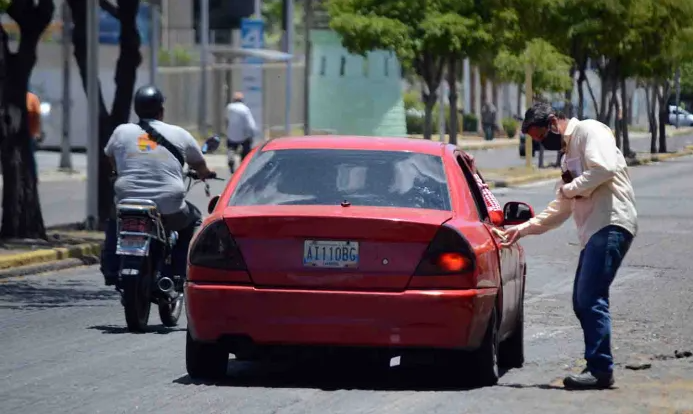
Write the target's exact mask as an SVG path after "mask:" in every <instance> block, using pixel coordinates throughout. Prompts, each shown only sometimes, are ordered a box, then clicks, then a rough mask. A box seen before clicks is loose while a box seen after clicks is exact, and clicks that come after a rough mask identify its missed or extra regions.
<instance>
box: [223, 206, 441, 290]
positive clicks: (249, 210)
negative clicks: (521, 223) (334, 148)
mask: <svg viewBox="0 0 693 414" xmlns="http://www.w3.org/2000/svg"><path fill="white" fill-rule="evenodd" d="M451 214H452V213H451V212H449V211H434V210H421V209H399V208H365V207H341V206H252V207H237V206H234V207H229V208H227V209H226V211H225V214H224V217H225V220H226V223H227V225H228V227H229V230H230V231H231V234H232V235H233V237H234V238H235V240H236V242H237V243H238V245H239V248H240V250H241V253H242V254H243V258H244V260H245V262H246V264H247V266H248V271H249V273H250V275H251V278H252V280H253V283H254V284H255V285H256V286H258V287H273V288H298V289H337V290H403V289H405V288H406V286H407V284H408V283H409V279H410V277H411V275H412V274H413V273H414V270H415V269H416V266H417V265H418V263H419V260H420V259H421V257H422V255H423V253H424V250H425V249H426V247H427V246H428V244H429V242H430V241H431V240H432V239H433V236H434V235H435V233H436V231H437V230H438V228H439V227H440V225H441V224H443V223H444V222H445V221H447V220H449V219H450V218H451Z"/></svg>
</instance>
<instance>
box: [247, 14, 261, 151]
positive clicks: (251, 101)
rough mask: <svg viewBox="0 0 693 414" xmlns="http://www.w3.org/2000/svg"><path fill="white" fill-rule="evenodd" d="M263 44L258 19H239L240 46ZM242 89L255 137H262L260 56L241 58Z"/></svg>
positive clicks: (259, 47)
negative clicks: (256, 135) (255, 133)
mask: <svg viewBox="0 0 693 414" xmlns="http://www.w3.org/2000/svg"><path fill="white" fill-rule="evenodd" d="M264 46H265V26H264V22H263V21H262V20H259V19H251V18H246V19H242V20H241V48H243V49H262V48H263V47H264ZM243 63H244V64H243V70H242V71H241V73H242V81H241V85H242V91H243V95H245V104H246V105H247V106H248V108H249V109H250V113H252V114H253V118H255V123H256V125H257V132H258V134H259V135H260V136H259V137H256V142H257V139H258V138H259V139H261V138H264V136H263V135H264V126H263V112H262V107H263V105H262V104H263V99H262V95H263V83H264V76H263V70H262V64H263V59H262V58H260V57H253V56H248V57H246V58H244V59H243Z"/></svg>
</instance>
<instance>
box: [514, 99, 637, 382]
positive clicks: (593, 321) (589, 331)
mask: <svg viewBox="0 0 693 414" xmlns="http://www.w3.org/2000/svg"><path fill="white" fill-rule="evenodd" d="M522 132H523V133H525V134H528V135H530V136H531V137H532V138H533V139H534V140H536V141H539V142H541V143H542V144H543V145H544V148H546V149H547V150H549V151H558V150H561V148H564V151H565V153H564V156H563V161H562V162H561V164H562V170H563V176H562V182H561V183H559V185H558V188H557V191H556V199H555V200H554V201H552V202H551V203H550V204H549V205H548V207H547V208H546V209H545V210H544V211H542V212H541V213H540V214H538V215H537V216H536V217H534V218H532V219H531V220H529V221H527V222H525V223H522V224H520V225H517V226H514V227H510V228H508V229H506V231H505V234H504V237H505V239H506V241H505V242H504V243H503V245H504V246H509V245H512V244H513V243H515V242H516V241H517V240H519V239H520V238H521V237H523V236H526V235H530V234H542V233H544V232H546V231H548V230H551V229H555V228H557V227H559V226H560V225H561V224H563V223H564V222H565V221H566V220H567V219H568V218H569V217H570V216H571V214H572V215H573V216H574V219H575V224H576V226H577V230H578V235H579V239H580V244H581V246H582V251H581V252H580V260H579V263H578V267H577V271H576V273H575V282H574V285H573V310H574V311H575V315H576V316H577V318H578V320H579V321H580V325H581V326H582V330H583V333H584V340H585V360H586V361H587V368H586V369H585V370H584V371H583V372H582V373H581V374H578V375H569V376H567V377H566V378H565V379H564V380H563V384H564V386H565V387H566V388H570V389H601V388H610V387H611V386H613V384H614V375H613V367H614V362H613V356H612V352H611V316H610V314H609V287H610V286H611V283H612V282H613V280H614V277H615V276H616V273H617V272H618V269H619V267H620V266H621V263H622V261H623V259H624V257H625V256H626V253H627V252H628V250H629V249H630V246H631V243H632V241H633V238H634V237H635V235H636V233H637V231H638V222H637V211H636V208H635V194H634V191H633V186H632V184H631V181H630V176H629V174H628V167H627V164H626V160H625V159H624V157H623V154H621V151H620V150H619V149H618V147H616V141H615V139H614V136H613V133H612V131H611V129H610V128H609V127H608V126H606V125H604V124H603V123H601V122H598V121H595V120H591V119H587V120H584V121H580V120H578V119H576V118H572V119H566V117H565V116H564V115H563V114H561V113H560V112H556V111H554V110H553V108H551V106H550V105H548V104H544V103H537V104H534V105H533V106H532V107H531V108H530V109H528V110H527V112H526V114H525V118H524V121H523V123H522Z"/></svg>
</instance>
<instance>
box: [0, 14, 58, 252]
mask: <svg viewBox="0 0 693 414" xmlns="http://www.w3.org/2000/svg"><path fill="white" fill-rule="evenodd" d="M54 9H55V8H54V6H53V1H52V0H40V1H39V2H38V3H34V2H18V1H15V2H13V3H12V4H11V6H10V7H9V9H8V10H7V14H8V15H9V16H10V17H11V18H12V19H13V20H14V21H15V22H16V23H17V25H18V26H19V31H20V40H19V48H18V49H17V52H15V53H11V52H10V50H9V39H8V36H7V33H6V32H5V30H4V29H3V28H2V27H0V78H1V79H0V120H1V121H0V143H1V146H0V148H1V151H2V152H1V154H0V162H2V175H3V189H2V191H3V198H2V210H3V211H2V229H1V230H0V238H3V239H13V238H22V239H25V238H26V239H46V238H47V237H46V228H45V225H44V222H43V215H42V213H41V203H40V200H39V196H38V185H37V184H38V182H37V178H38V177H37V176H36V173H35V169H34V157H33V154H32V153H31V147H30V142H31V139H33V138H32V137H31V136H30V134H29V125H28V113H27V105H26V103H27V98H26V95H27V89H28V86H29V78H30V77H31V72H32V71H33V69H34V66H35V65H36V46H37V45H38V42H39V39H40V36H41V34H42V33H43V31H44V30H45V29H46V27H47V26H48V24H49V23H50V21H51V19H52V18H53V12H54Z"/></svg>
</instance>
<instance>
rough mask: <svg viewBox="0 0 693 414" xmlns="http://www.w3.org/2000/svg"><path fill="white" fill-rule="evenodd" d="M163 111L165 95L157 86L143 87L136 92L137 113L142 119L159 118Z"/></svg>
mask: <svg viewBox="0 0 693 414" xmlns="http://www.w3.org/2000/svg"><path fill="white" fill-rule="evenodd" d="M163 109H164V94H162V93H161V91H160V90H159V89H158V88H157V87H156V86H153V85H147V86H142V87H141V88H139V89H138V90H137V92H135V113H136V114H137V116H139V117H140V118H141V119H152V118H157V117H158V116H159V115H160V114H161V111H162V110H163Z"/></svg>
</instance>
